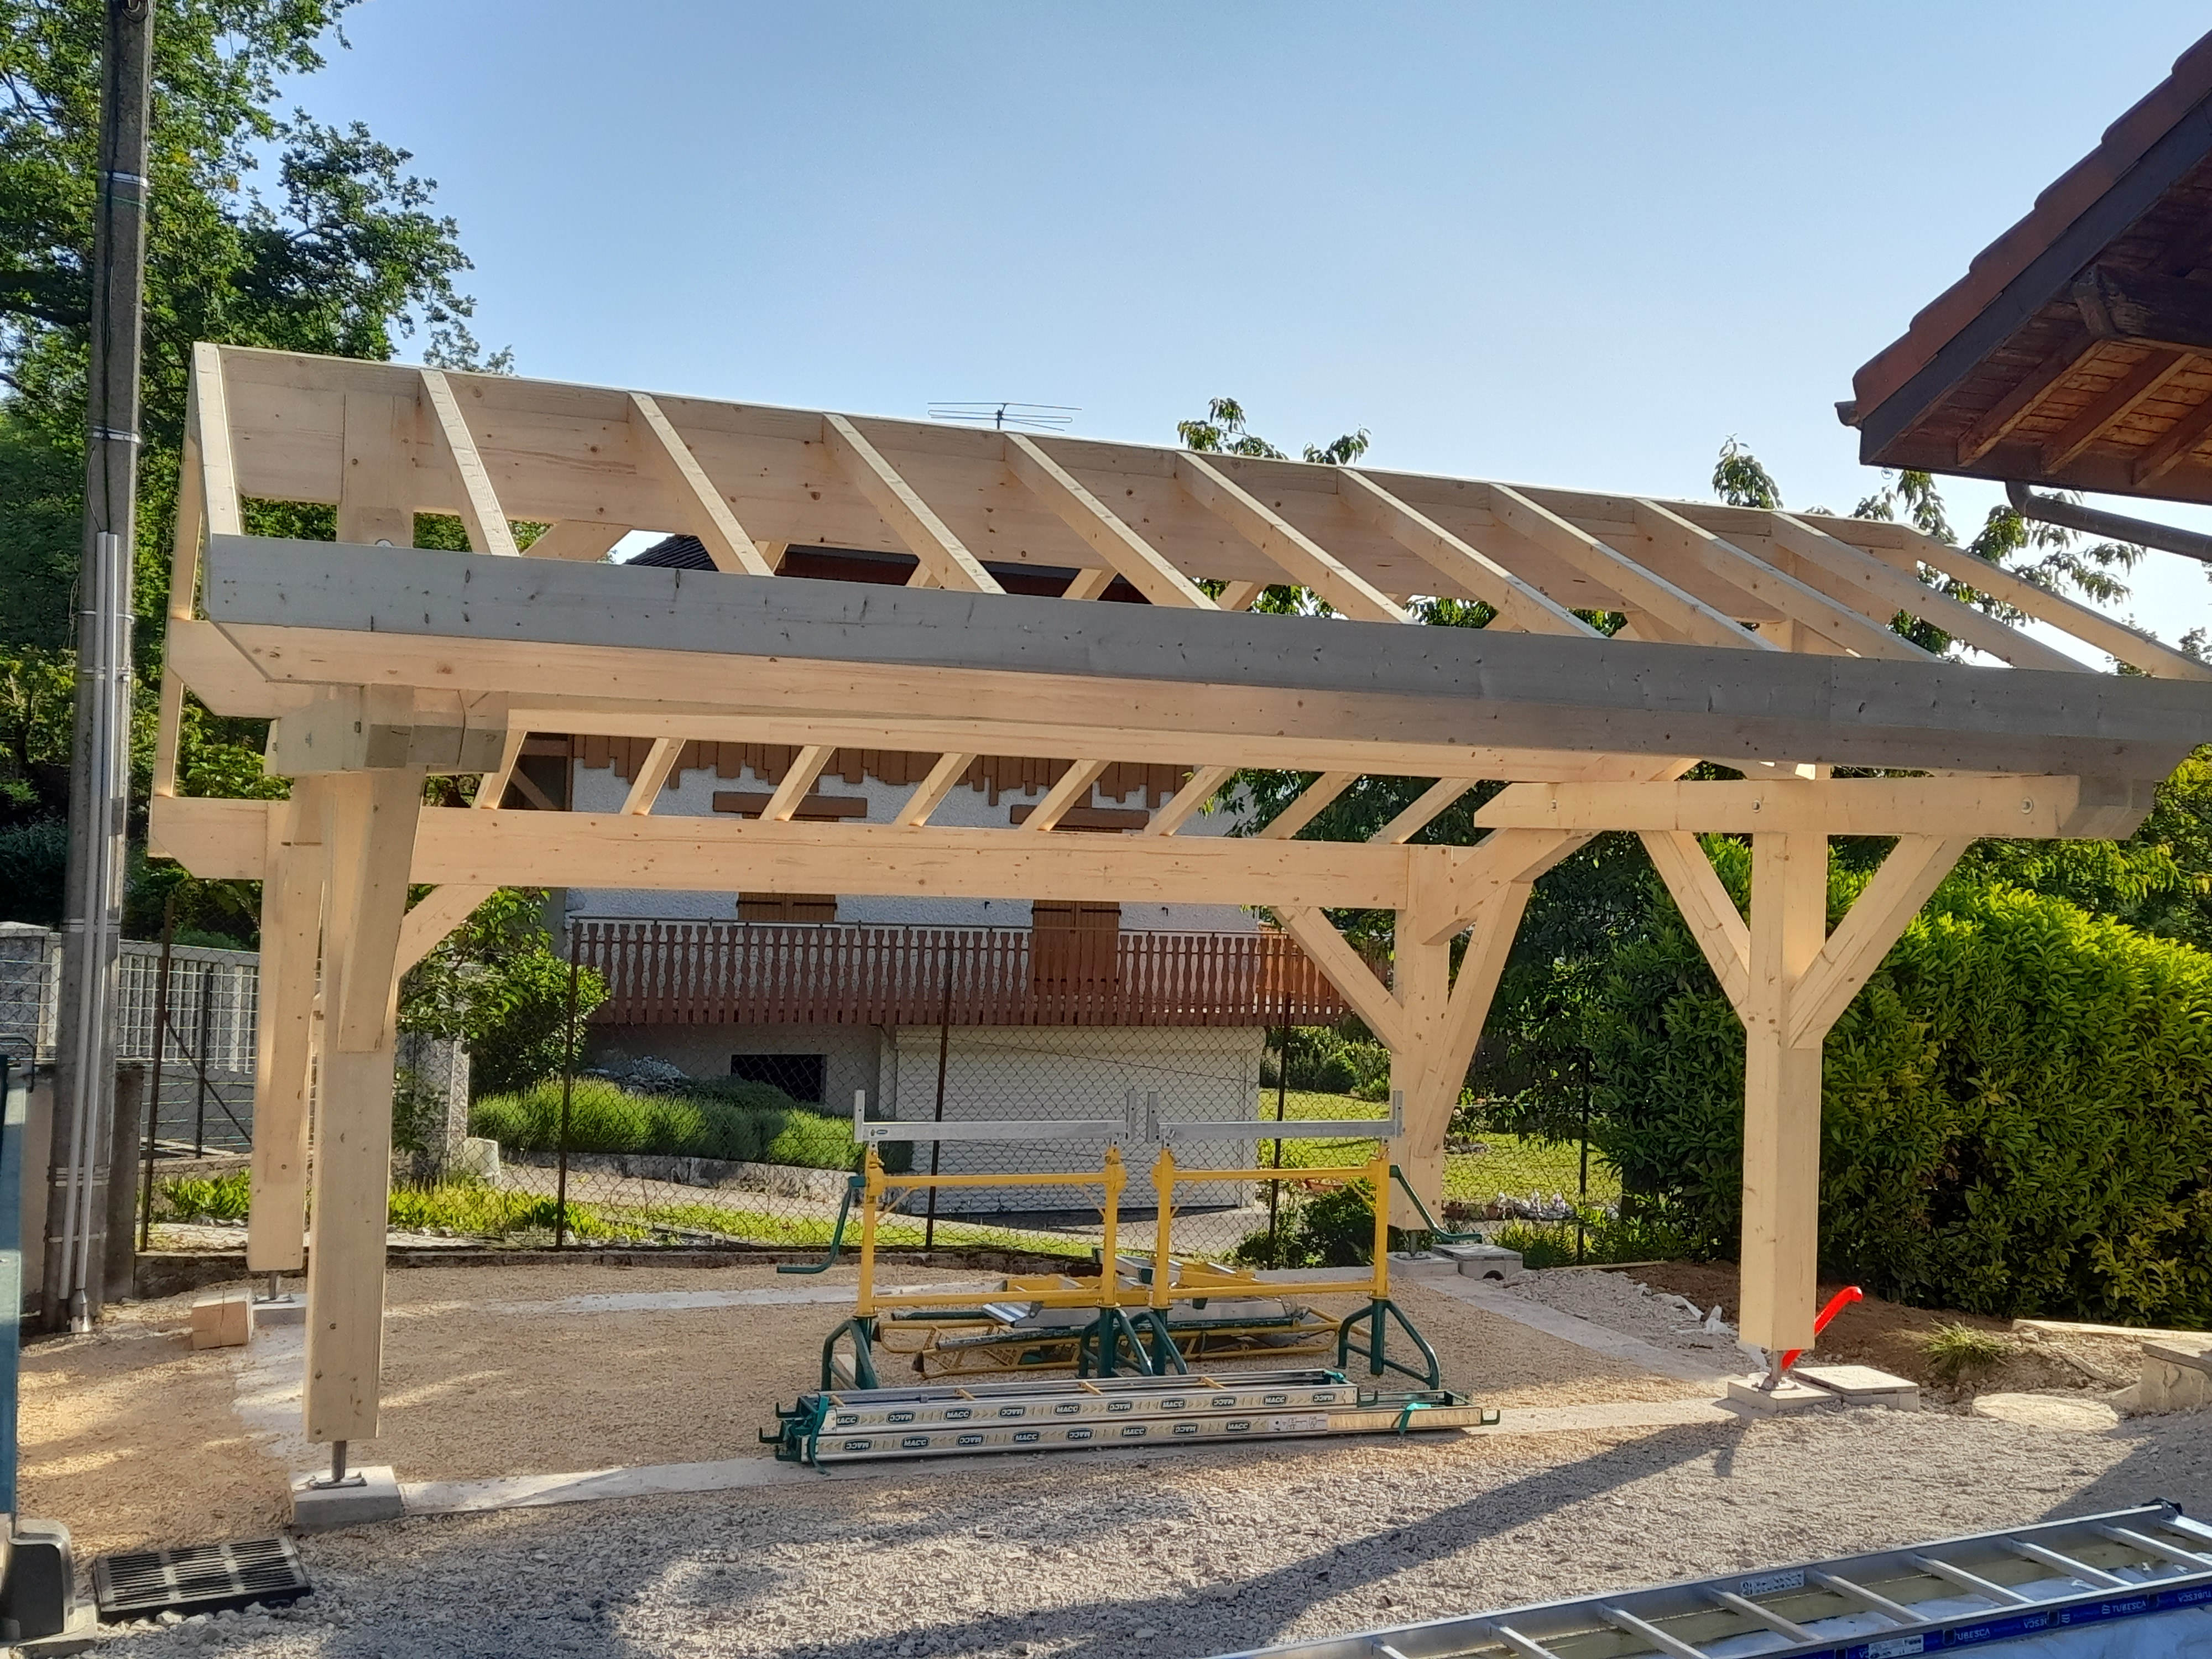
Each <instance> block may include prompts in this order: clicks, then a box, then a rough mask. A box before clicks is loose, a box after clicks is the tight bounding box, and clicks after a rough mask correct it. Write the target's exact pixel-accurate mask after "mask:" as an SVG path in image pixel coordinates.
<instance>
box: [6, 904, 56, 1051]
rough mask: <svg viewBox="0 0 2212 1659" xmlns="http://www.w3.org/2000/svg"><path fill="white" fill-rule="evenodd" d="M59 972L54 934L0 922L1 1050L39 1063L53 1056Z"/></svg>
mask: <svg viewBox="0 0 2212 1659" xmlns="http://www.w3.org/2000/svg"><path fill="white" fill-rule="evenodd" d="M61 975H62V939H61V935H60V934H59V933H54V932H52V931H51V930H50V929H47V928H45V927H31V926H28V925H27V924H26V923H23V922H15V921H7V922H0V1054H6V1055H8V1056H9V1059H11V1060H34V1061H36V1062H38V1063H40V1064H44V1063H46V1062H47V1061H49V1060H52V1058H53V1054H54V1030H55V1027H54V1021H55V1018H56V1015H57V1011H58V1006H59V1004H60V1001H61Z"/></svg>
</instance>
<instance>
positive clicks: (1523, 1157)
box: [1259, 1089, 1620, 1204]
mask: <svg viewBox="0 0 2212 1659" xmlns="http://www.w3.org/2000/svg"><path fill="white" fill-rule="evenodd" d="M1260 1115H1261V1117H1262V1118H1272V1117H1273V1116H1274V1115H1275V1091H1273V1089H1262V1090H1261V1091H1260ZM1283 1115H1285V1117H1291V1118H1301V1117H1302V1118H1316V1117H1322V1118H1329V1117H1336V1118H1343V1117H1385V1116H1388V1115H1389V1114H1388V1112H1387V1111H1386V1110H1385V1109H1384V1108H1383V1107H1382V1106H1381V1105H1380V1104H1378V1103H1376V1102H1374V1101H1371V1100H1359V1099H1356V1098H1354V1097H1352V1096H1350V1095H1324V1094H1316V1093H1315V1092H1313V1091H1310V1090H1304V1089H1293V1090H1291V1091H1290V1093H1289V1097H1288V1098H1287V1099H1286V1100H1285V1110H1284V1114H1283ZM1262 1133H1264V1131H1263V1132H1262ZM1475 1138H1476V1139H1478V1140H1480V1142H1481V1143H1482V1145H1483V1147H1484V1150H1483V1151H1481V1152H1453V1153H1450V1154H1449V1155H1448V1156H1447V1157H1446V1158H1445V1159H1444V1194H1445V1196H1446V1197H1448V1198H1457V1199H1467V1200H1471V1201H1473V1202H1475V1203H1483V1202H1486V1201H1487V1200H1490V1199H1492V1198H1495V1197H1496V1196H1497V1195H1498V1194H1500V1193H1510V1194H1512V1195H1513V1196H1515V1197H1516V1198H1519V1197H1524V1196H1526V1195H1527V1194H1529V1193H1532V1192H1534V1193H1541V1194H1544V1195H1545V1196H1546V1197H1547V1198H1548V1197H1549V1196H1551V1194H1553V1193H1565V1194H1566V1195H1567V1196H1568V1197H1570V1198H1572V1197H1573V1196H1574V1195H1575V1188H1576V1184H1577V1164H1578V1162H1579V1160H1580V1158H1581V1152H1582V1149H1581V1148H1580V1147H1579V1146H1577V1145H1576V1144H1575V1143H1574V1142H1572V1141H1569V1142H1567V1143H1566V1144H1565V1145H1564V1146H1551V1145H1547V1144H1546V1143H1545V1142H1543V1141H1541V1140H1537V1139H1533V1138H1531V1137H1529V1136H1526V1135H1508V1134H1497V1133H1491V1132H1489V1131H1485V1132H1484V1133H1481V1134H1480V1135H1478V1136H1476V1137H1475ZM1374 1148H1375V1143H1374V1141H1372V1140H1370V1139H1358V1140H1349V1139H1346V1140H1334V1139H1332V1140H1286V1141H1285V1142H1284V1143H1283V1165H1284V1167H1285V1169H1305V1170H1310V1169H1326V1168H1330V1167H1337V1166H1342V1165H1345V1164H1361V1163H1364V1162H1365V1161H1366V1160H1367V1159H1368V1158H1371V1157H1373V1156H1374ZM1259 1150H1260V1161H1261V1163H1262V1164H1268V1163H1272V1162H1273V1157H1274V1148H1273V1143H1272V1142H1269V1141H1267V1140H1262V1141H1261V1143H1260V1149H1259ZM1589 1193H1590V1200H1591V1202H1593V1203H1597V1204H1611V1203H1613V1202H1614V1201H1616V1200H1618V1199H1619V1198H1620V1174H1619V1172H1618V1171H1616V1170H1614V1169H1613V1166H1612V1165H1611V1164H1607V1163H1606V1162H1605V1160H1604V1159H1603V1158H1600V1157H1598V1156H1597V1155H1596V1154H1595V1152H1593V1153H1592V1154H1591V1155H1590V1171H1589Z"/></svg>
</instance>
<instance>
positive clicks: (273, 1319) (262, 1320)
mask: <svg viewBox="0 0 2212 1659" xmlns="http://www.w3.org/2000/svg"><path fill="white" fill-rule="evenodd" d="M306 1323H307V1297H304V1296H280V1297H277V1298H276V1300H275V1301H273V1302H272V1301H269V1300H266V1299H264V1298H260V1297H257V1298H255V1300H254V1304H253V1328H254V1329H256V1330H263V1329H265V1328H268V1327H270V1326H271V1325H304V1324H306Z"/></svg>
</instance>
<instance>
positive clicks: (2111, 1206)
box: [1589, 842, 2212, 1327]
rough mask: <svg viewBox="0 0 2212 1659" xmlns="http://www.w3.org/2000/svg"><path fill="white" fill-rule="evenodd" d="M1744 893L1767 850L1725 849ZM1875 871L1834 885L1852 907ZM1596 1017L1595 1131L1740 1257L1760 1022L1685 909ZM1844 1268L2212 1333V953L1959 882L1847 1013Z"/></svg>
mask: <svg viewBox="0 0 2212 1659" xmlns="http://www.w3.org/2000/svg"><path fill="white" fill-rule="evenodd" d="M1713 850H1714V854H1715V857H1716V862H1717V866H1718V867H1719V869H1720V872H1721V875H1722V877H1723V880H1724V881H1725V882H1726V883H1727V884H1729V886H1730V888H1731V889H1733V890H1735V892H1736V893H1737V894H1738V895H1739V896H1740V897H1741V895H1742V894H1743V893H1744V891H1745V890H1746V888H1747V878H1748V862H1749V860H1748V855H1747V853H1746V852H1745V849H1744V848H1741V846H1740V845H1736V844H1734V843H1726V842H1716V843H1714V847H1713ZM1862 883H1863V877H1859V878H1853V877H1850V876H1848V875H1844V874H1842V873H1840V872H1839V873H1838V874H1837V875H1836V876H1834V877H1832V881H1831V894H1830V903H1829V909H1830V917H1831V921H1833V920H1834V919H1835V917H1836V916H1838V915H1840V913H1841V911H1842V909H1843V908H1844V905H1845V904H1846V903H1847V902H1848V901H1849V899H1850V897H1851V896H1852V895H1853V892H1854V891H1855V890H1856V889H1857V886H1859V885H1860V884H1862ZM1650 915H1651V916H1652V918H1653V920H1652V923H1651V925H1650V927H1649V929H1648V930H1647V931H1646V932H1645V933H1644V935H1643V936H1642V937H1640V938H1638V939H1633V940H1632V941H1630V942H1629V943H1627V944H1626V945H1625V946H1624V947H1623V949H1622V950H1621V951H1620V953H1619V955H1618V956H1617V957H1616V958H1615V962H1614V969H1613V974H1612V975H1611V976H1610V980H1611V982H1610V983H1609V985H1608V986H1607V994H1606V995H1605V997H1604V999H1603V1003H1604V1006H1603V1007H1602V1010H1601V1012H1596V1013H1595V1014H1594V1015H1593V1016H1592V1018H1591V1020H1590V1022H1589V1037H1590V1042H1591V1048H1592V1053H1593V1056H1594V1061H1595V1079H1594V1082H1595V1097H1594V1105H1595V1108H1596V1117H1597V1122H1596V1125H1595V1128H1594V1131H1593V1140H1594V1142H1595V1144H1596V1145H1597V1146H1599V1147H1600V1148H1601V1150H1602V1151H1603V1152H1604V1153H1605V1155H1606V1156H1607V1158H1611V1159H1613V1162H1614V1163H1615V1164H1618V1165H1619V1167H1620V1170H1621V1174H1622V1177H1623V1182H1624V1185H1625V1186H1626V1188H1627V1189H1628V1190H1629V1191H1630V1192H1632V1193H1635V1194H1641V1195H1643V1196H1644V1199H1645V1200H1646V1202H1647V1203H1648V1204H1649V1205H1650V1206H1651V1208H1652V1209H1653V1211H1654V1212H1656V1218H1663V1219H1664V1220H1665V1221H1667V1222H1668V1223H1669V1224H1670V1225H1674V1226H1677V1227H1680V1228H1681V1229H1682V1230H1684V1231H1686V1232H1687V1233H1688V1234H1690V1235H1691V1236H1692V1237H1695V1238H1696V1239H1698V1240H1699V1242H1701V1243H1704V1244H1705V1246H1706V1247H1708V1248H1710V1249H1712V1250H1714V1251H1715V1252H1716V1253H1717V1254H1724V1255H1732V1254H1734V1252H1735V1248H1736V1243H1737V1235H1738V1230H1739V1227H1740V1225H1741V1197H1742V1194H1741V1180H1742V1152H1743V1146H1742V1098H1743V1095H1742V1091H1743V1033H1742V1028H1741V1026H1740V1025H1739V1024H1738V1023H1737V1021H1736V1018H1735V1014H1734V1013H1733V1012H1732V1011H1731V1010H1730V1009H1729V1005H1728V1003H1727V1001H1726V1000H1725V999H1724V998H1723V996H1722V995H1721V993H1720V991H1719V989H1718V988H1717V987H1716V986H1715V985H1714V983H1713V981H1712V979H1711V975H1710V973H1709V972H1708V971H1707V970H1706V969H1705V965H1704V963H1703V961H1702V959H1701V958H1700V957H1699V952H1698V949H1697V946H1696V944H1695V943H1694V941H1693V940H1692V938H1691V937H1690V934H1689V933H1688V931H1687V929H1686V927H1684V926H1683V924H1682V922H1681V921H1680V916H1679V915H1678V914H1677V913H1675V911H1674V908H1673V907H1672V906H1671V905H1668V904H1664V903H1659V904H1655V905H1654V907H1653V908H1652V910H1651V912H1650ZM1823 1082H1824V1100H1823V1107H1822V1122H1821V1189H1820V1190H1821V1215H1820V1247H1821V1256H1822V1261H1823V1262H1824V1264H1825V1265H1826V1266H1827V1267H1830V1268H1831V1269H1832V1270H1834V1271H1836V1272H1838V1273H1842V1274H1845V1275H1848V1276H1850V1277H1851V1278H1854V1279H1857V1280H1858V1281H1859V1282H1861V1283H1863V1284H1864V1285H1866V1286H1867V1288H1868V1289H1869V1290H1871V1291H1877V1292H1879V1293H1881V1294H1882V1295H1886V1296H1890V1297H1897V1298H1899V1299H1901V1300H1905V1301H1908V1302H1914V1303H1920V1304H1932V1305H1938V1306H1947V1307H1954V1308H1962V1309H1966V1310H1973V1311H1977V1312H1987V1313H1996V1314H2012V1315H2023V1314H2024V1315H2040V1316H2058V1317H2069V1318H2087V1319H2099V1320H2118V1321H2124V1322H2134V1323H2151V1324H2164V1325H2176V1326H2189V1327H2202V1326H2206V1325H2208V1324H2212V956H2208V955H2206V954H2205V953H2203V952H2202V951H2197V950H2195V949H2192V948H2191V947H2190V946H2187V945H2180V944H2176V943H2173V942H2172V941H2169V940H2165V939H2155V938H2152V937H2149V936H2148V935H2145V934H2142V933H2136V932H2135V931H2134V930H2132V929H2130V928H2129V927H2124V926H2123V925H2121V924H2120V923H2118V922H2114V921H2108V920H2106V919H2103V918H2100V917H2095V916H2092V915H2088V914H2087V913H2086V912H2084V911H2082V910H2081V909H2079V908H2076V907H2075V906H2074V905H2072V904H2069V903H2068V902H2065V901H2063V900H2061V899H2056V898H2051V897H2047V896H2041V895H2037V894H2032V893H2027V892H2022V891H2020V890H2015V889H2012V888H2008V887H2005V886H2002V885H1996V884H1988V883H1982V884H1973V883H1970V882H1966V881H1954V882H1953V883H1950V884H1947V885H1946V886H1945V887H1944V888H1943V889H1942V890H1939V892H1938V893H1937V895H1936V898H1935V899H1934V900H1933V901H1932V902H1930V904H1929V907H1928V908H1927V909H1926V910H1925V911H1923V914H1922V915H1920V916H1919V917H1918V918H1917V920H1915V921H1913V923H1912V924H1911V927H1909V928H1908V929H1907V930H1906V933H1905V937H1904V938H1903V939H1901V940H1900V941H1899V944H1898V945H1897V946H1896V947H1895V948H1894V949H1893V951H1892V952H1891V953H1890V956H1889V957H1888V959H1887V961H1886V962H1885V963H1884V964H1883V966H1882V968H1881V969H1880V971H1878V972H1877V973H1876V974H1875V976H1874V978H1873V979H1872V981H1869V985H1868V987H1867V988H1866V990H1865V991H1864V992H1863V993H1862V994H1860V996H1859V997H1858V998H1857V1000H1856V1001H1855V1002H1854V1003H1853V1004H1852V1006H1851V1007H1850V1010H1849V1011H1848V1012H1845V1014H1844V1017H1843V1018H1841V1019H1840V1020H1838V1022H1837V1024H1836V1027H1835V1029H1834V1030H1833V1032H1832V1034H1831V1036H1829V1038H1828V1042H1827V1050H1826V1064H1825V1068H1824V1074H1823Z"/></svg>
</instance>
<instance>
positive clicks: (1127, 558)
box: [1006, 432, 1213, 611]
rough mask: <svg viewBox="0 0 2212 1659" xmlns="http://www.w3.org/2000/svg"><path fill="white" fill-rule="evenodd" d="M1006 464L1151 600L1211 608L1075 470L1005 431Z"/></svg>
mask: <svg viewBox="0 0 2212 1659" xmlns="http://www.w3.org/2000/svg"><path fill="white" fill-rule="evenodd" d="M1006 470H1007V471H1010V472H1012V474H1013V475H1014V477H1017V478H1018V479H1020V480H1021V482H1022V483H1024V485H1025V486H1027V487H1028V488H1029V489H1031V490H1034V491H1035V492H1036V495H1038V496H1039V497H1040V498H1041V499H1042V500H1043V501H1045V503H1046V504H1047V505H1048V506H1049V507H1051V508H1052V510H1053V511H1054V512H1055V513H1058V514H1060V517H1061V519H1063V520H1066V524H1067V526H1068V528H1070V529H1071V530H1073V531H1074V532H1075V533H1076V534H1077V535H1079V536H1080V537H1082V538H1083V539H1084V540H1085V542H1086V543H1088V544H1090V546H1091V550H1092V551H1093V552H1095V553H1097V555H1098V556H1099V557H1100V558H1102V559H1103V560H1105V561H1106V562H1107V564H1108V565H1109V567H1111V568H1112V569H1113V570H1115V571H1118V572H1119V573H1121V574H1122V575H1123V576H1126V577H1127V579H1128V580H1129V583H1130V586H1133V587H1134V588H1135V589H1136V590H1137V592H1139V593H1142V594H1143V595H1144V596H1145V597H1146V599H1150V600H1151V601H1152V603H1153V604H1154V605H1188V606H1190V607H1192V608H1193V609H1194V610H1199V611H1211V610H1212V609H1213V601H1212V599H1208V598H1206V595H1205V593H1204V592H1201V591H1200V588H1199V586H1198V585H1197V584H1196V583H1195V582H1194V581H1192V580H1191V579H1190V578H1189V577H1188V576H1186V575H1184V574H1182V571H1180V570H1178V569H1176V568H1175V567H1174V566H1173V565H1171V564H1170V563H1169V562H1167V561H1166V560H1165V559H1164V558H1162V557H1161V556H1159V555H1158V553H1157V552H1155V551H1154V550H1152V546H1151V545H1150V544H1148V543H1147V542H1146V540H1145V538H1143V537H1141V536H1139V534H1138V533H1137V532H1135V531H1133V530H1132V529H1130V528H1129V526H1127V525H1126V524H1124V523H1122V522H1121V520H1120V519H1118V518H1116V517H1115V516H1114V514H1113V513H1111V512H1109V510H1108V509H1107V507H1106V505H1105V503H1103V501H1100V500H1099V499H1098V498H1097V496H1096V495H1092V494H1091V492H1090V490H1088V489H1085V488H1084V486H1083V485H1082V483H1080V482H1079V481H1078V480H1077V478H1076V477H1075V476H1074V475H1073V473H1071V472H1069V471H1067V469H1066V467H1064V466H1062V465H1060V463H1059V462H1058V461H1055V460H1054V459H1052V457H1051V456H1049V455H1048V454H1046V453H1044V451H1043V450H1042V449H1040V448H1039V447H1037V445H1036V442H1035V441H1033V440H1031V439H1030V438H1028V437H1026V436H1024V435H1023V434H1021V433H1018V432H1009V433H1008V434H1006Z"/></svg>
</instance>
